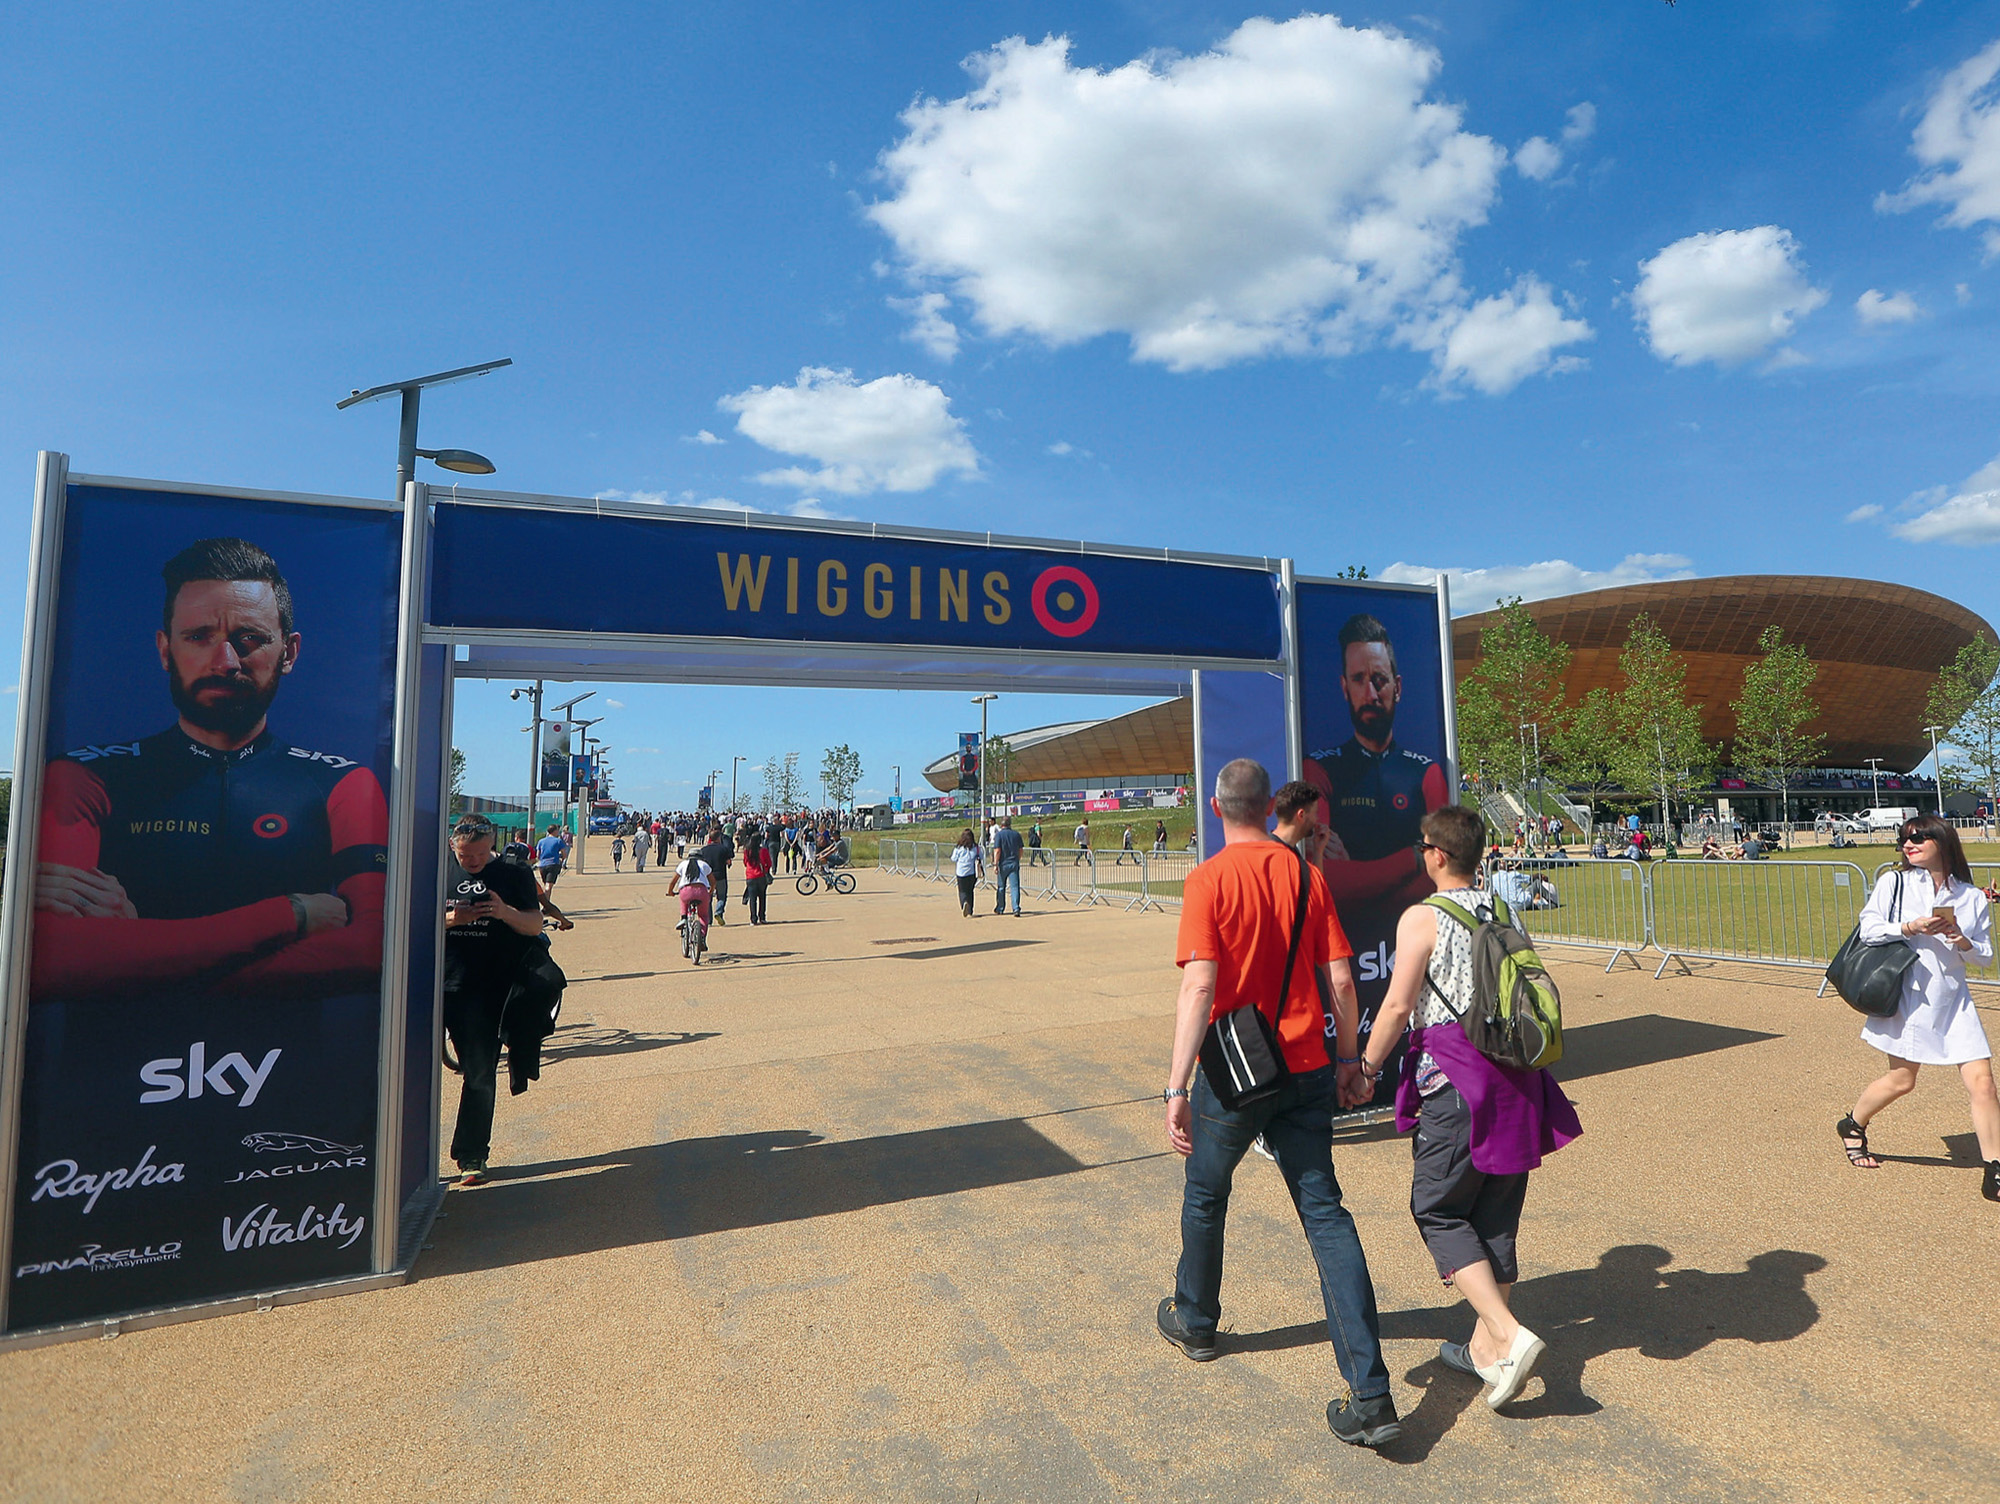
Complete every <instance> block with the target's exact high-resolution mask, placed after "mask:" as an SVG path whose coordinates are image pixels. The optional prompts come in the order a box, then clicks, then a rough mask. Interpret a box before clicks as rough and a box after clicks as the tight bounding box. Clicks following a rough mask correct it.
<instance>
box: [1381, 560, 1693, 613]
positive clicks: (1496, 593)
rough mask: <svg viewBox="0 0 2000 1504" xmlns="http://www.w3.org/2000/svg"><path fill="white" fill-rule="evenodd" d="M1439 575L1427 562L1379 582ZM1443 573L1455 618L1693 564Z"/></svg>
mask: <svg viewBox="0 0 2000 1504" xmlns="http://www.w3.org/2000/svg"><path fill="white" fill-rule="evenodd" d="M1438 573H1439V571H1438V570H1437V569H1436V568H1435V567H1434V566H1432V565H1428V564H1403V563H1396V564H1391V565H1390V566H1389V567H1388V568H1387V569H1385V570H1383V571H1382V573H1381V575H1380V576H1379V578H1381V579H1384V580H1387V581H1389V582H1390V583H1392V584H1409V585H1428V584H1430V583H1431V581H1433V580H1435V579H1436V578H1437V577H1438ZM1443 573H1444V574H1445V575H1446V576H1447V577H1448V578H1449V580H1450V581H1451V610H1452V615H1454V616H1468V615H1471V614H1472V613H1474V612H1477V611H1490V610H1492V609H1493V605H1494V602H1496V601H1499V600H1502V599H1504V598H1506V597H1508V596H1513V595H1518V596H1520V597H1521V599H1522V600H1526V601H1538V600H1546V599H1547V598H1548V597H1550V596H1552V595H1575V594H1577V593H1579V592H1581V591H1585V590H1607V589H1609V588H1610V587H1611V586H1613V585H1640V584H1644V583H1646V582H1647V581H1649V580H1691V579H1693V578H1694V568H1693V561H1692V560H1691V559H1687V558H1684V557H1683V556H1682V555H1680V554H1627V555H1626V556H1625V557H1624V558H1623V559H1621V560H1620V561H1619V562H1618V563H1616V564H1614V565H1613V566H1612V567H1611V568H1609V569H1583V568H1580V567H1579V566H1577V565H1575V564H1572V563H1570V562H1569V560H1567V559H1547V560H1544V561H1543V562H1542V563H1539V564H1515V565H1506V564H1503V565H1497V566H1494V567H1492V568H1488V569H1459V568H1453V567H1450V566H1447V567H1446V568H1445V569H1444V571H1443Z"/></svg>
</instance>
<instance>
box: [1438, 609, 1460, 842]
mask: <svg viewBox="0 0 2000 1504" xmlns="http://www.w3.org/2000/svg"><path fill="white" fill-rule="evenodd" d="M1437 601H1438V661H1439V662H1440V663H1441V664H1442V665H1443V666H1444V672H1443V673H1442V674H1441V675H1440V676H1439V677H1440V678H1442V679H1443V680H1444V778H1445V788H1446V790H1447V791H1448V792H1449V793H1450V795H1451V797H1452V800H1453V802H1454V803H1456V802H1457V800H1458V672H1457V670H1456V668H1455V667H1454V666H1453V664H1452V660H1451V653H1452V646H1451V581H1450V580H1449V579H1447V578H1446V577H1445V573H1444V571H1443V570H1439V571H1438V577H1437Z"/></svg>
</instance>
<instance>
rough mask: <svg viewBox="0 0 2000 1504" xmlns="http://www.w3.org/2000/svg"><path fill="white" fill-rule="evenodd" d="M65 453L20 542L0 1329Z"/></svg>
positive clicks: (2, 929) (7, 895)
mask: <svg viewBox="0 0 2000 1504" xmlns="http://www.w3.org/2000/svg"><path fill="white" fill-rule="evenodd" d="M68 499H69V456H68V455H66V454H58V453H55V452H54V451H52V450H46V449H45V450H43V451H42V452H41V453H40V454H38V455H36V457H35V503H34V521H33V526H32V530H31V531H30V534H29V540H28V602H27V612H26V615H25V616H24V618H23V621H22V627H21V687H20V691H19V703H18V704H17V705H16V707H15V711H14V788H13V803H12V807H11V808H10V810H9V813H8V820H7V827H8V828H7V857H8V860H7V876H6V884H5V887H4V889H0V916H4V922H0V986H4V987H5V989H6V990H5V992H4V994H0V1331H5V1330H6V1326H7V1296H8V1294H9V1284H10V1282H9V1281H8V1280H7V1279H6V1277H5V1274H6V1271H7V1270H9V1269H11V1268H13V1267H14V1257H13V1253H14V1180H15V1175H14V1171H15V1165H14V1160H15V1157H16V1155H17V1154H18V1153H19V1152H20V1133H21V1076H22V1069H23V1065H24V1060H23V1057H24V1055H25V1053H26V1050H27V1044H28V959H29V949H30V946H31V945H32V943H33V924H34V917H35V913H34V910H35V843H36V840H37V838H38V837H39V835H40V829H39V827H40V823H41V821H40V814H41V805H42V775H43V771H44V768H45V766H46V758H45V757H44V755H43V750H44V749H43V743H45V742H46V741H47V740H48V734H49V679H50V677H51V675H52V674H53V671H54V659H55V645H56V634H55V613H56V595H57V586H58V582H59V580H60V578H61V570H62V532H63V511H64V507H65V504H66V503H67V502H68Z"/></svg>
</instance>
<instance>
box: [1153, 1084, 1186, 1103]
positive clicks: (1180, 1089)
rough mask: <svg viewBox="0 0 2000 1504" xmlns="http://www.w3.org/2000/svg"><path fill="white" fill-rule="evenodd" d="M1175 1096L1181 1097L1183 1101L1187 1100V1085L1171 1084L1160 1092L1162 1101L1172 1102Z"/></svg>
mask: <svg viewBox="0 0 2000 1504" xmlns="http://www.w3.org/2000/svg"><path fill="white" fill-rule="evenodd" d="M1175 1098H1179V1099H1180V1100H1181V1101H1183V1102H1185V1101H1187V1100H1188V1089H1187V1088H1186V1087H1185V1086H1169V1087H1168V1088H1167V1089H1166V1090H1165V1091H1163V1092H1161V1093H1160V1100H1161V1101H1162V1102H1171V1101H1173V1100H1174V1099H1175Z"/></svg>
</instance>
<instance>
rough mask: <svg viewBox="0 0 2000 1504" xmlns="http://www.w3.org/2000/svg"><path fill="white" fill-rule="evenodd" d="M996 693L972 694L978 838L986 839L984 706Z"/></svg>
mask: <svg viewBox="0 0 2000 1504" xmlns="http://www.w3.org/2000/svg"><path fill="white" fill-rule="evenodd" d="M999 698H1000V697H999V696H998V695H974V696H973V697H972V703H973V704H975V705H977V706H978V707H979V839H980V840H982V841H983V840H985V839H986V707H987V706H988V705H991V704H992V703H993V702H994V701H995V700H997V699H999Z"/></svg>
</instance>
